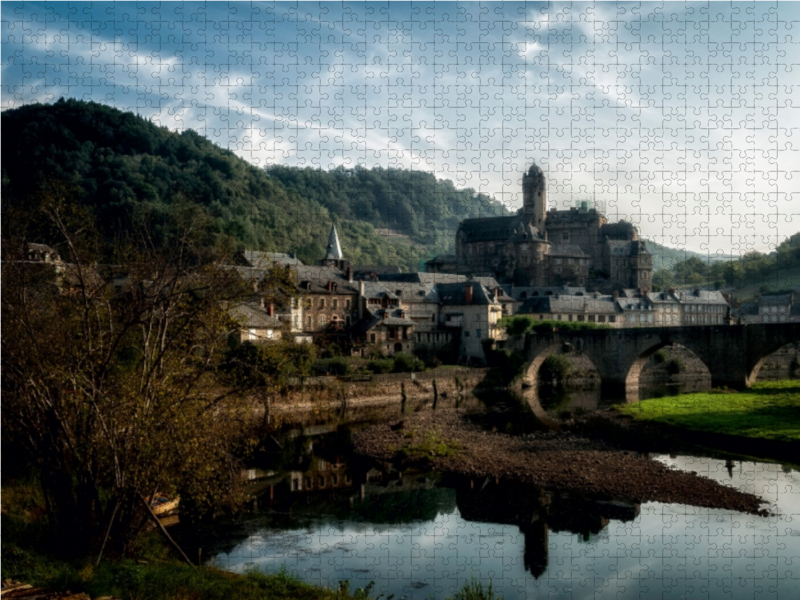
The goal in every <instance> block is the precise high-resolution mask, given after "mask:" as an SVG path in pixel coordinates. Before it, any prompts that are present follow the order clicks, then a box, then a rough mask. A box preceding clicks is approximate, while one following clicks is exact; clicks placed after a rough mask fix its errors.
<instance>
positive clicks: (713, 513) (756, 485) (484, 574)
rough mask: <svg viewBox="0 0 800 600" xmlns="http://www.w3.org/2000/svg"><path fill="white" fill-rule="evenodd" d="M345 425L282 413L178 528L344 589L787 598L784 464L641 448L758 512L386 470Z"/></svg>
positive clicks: (792, 484) (796, 539) (799, 510)
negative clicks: (237, 493)
mask: <svg viewBox="0 0 800 600" xmlns="http://www.w3.org/2000/svg"><path fill="white" fill-rule="evenodd" d="M549 403H550V408H551V411H553V412H555V411H564V410H570V409H576V408H578V407H580V409H586V408H591V407H592V406H591V404H592V400H591V398H590V397H589V396H587V395H586V394H583V395H582V394H580V393H574V394H572V396H571V398H567V399H565V398H564V397H563V396H560V397H557V398H556V399H554V400H553V399H551V400H550V402H549ZM475 405H476V401H475V400H474V399H473V400H471V401H469V402H465V403H464V406H472V407H474V406H475ZM584 405H586V406H584ZM395 410H396V409H395ZM512 420H515V418H514V417H513V415H512ZM360 426H363V424H356V423H350V424H340V423H337V422H333V421H330V422H328V423H327V424H325V423H323V424H320V423H317V424H316V425H315V426H314V427H313V428H312V427H306V428H305V429H302V428H298V427H296V426H290V425H286V426H285V428H284V430H283V431H281V432H277V433H276V434H275V436H274V437H273V438H270V440H271V441H270V442H269V443H268V444H267V446H266V447H265V449H264V451H263V452H262V453H261V454H260V455H259V457H258V461H257V462H258V466H257V468H255V467H254V468H253V469H252V470H250V471H248V472H247V476H248V477H249V478H250V481H251V483H250V485H251V486H253V491H254V492H256V493H258V495H259V500H258V502H257V506H254V509H255V510H253V511H252V512H250V513H248V514H246V515H244V516H243V517H240V518H239V519H237V520H236V521H233V522H219V523H216V524H215V525H214V526H213V527H211V528H210V529H209V530H207V531H203V532H202V533H197V532H188V531H182V532H181V531H180V529H179V530H178V533H179V535H181V536H182V537H183V538H184V539H185V540H186V543H187V544H190V545H191V546H192V547H202V553H203V556H204V557H205V560H206V562H207V563H209V564H214V565H217V566H219V567H221V568H224V569H228V570H231V571H235V572H240V573H241V572H244V571H246V570H248V569H259V570H261V571H264V572H267V573H273V572H277V571H279V570H281V569H285V570H286V571H287V572H288V573H290V574H291V575H294V576H296V577H298V578H299V579H301V580H303V581H306V582H308V583H312V584H316V585H323V586H326V587H331V588H336V587H338V585H339V582H340V581H344V580H348V581H349V582H350V589H351V590H352V589H355V588H360V587H365V586H366V585H368V584H369V583H370V582H373V581H374V582H375V585H374V588H373V590H372V597H377V596H378V595H379V594H386V595H389V594H393V595H394V597H395V598H396V599H398V600H399V599H401V598H409V599H412V598H413V599H424V598H445V597H446V596H449V595H452V594H454V593H455V591H457V590H458V589H459V588H460V587H461V586H462V585H463V584H464V583H466V582H468V581H469V580H470V579H471V578H474V579H477V580H479V581H481V582H482V583H483V584H484V587H486V586H487V585H488V584H489V583H491V585H492V586H493V588H494V590H495V591H496V592H497V593H499V595H501V596H502V597H503V598H506V600H511V599H515V598H565V599H567V598H569V599H572V598H589V597H591V598H612V597H613V598H623V599H624V598H630V599H634V598H635V599H637V600H639V599H640V598H643V597H662V598H711V599H716V598H742V599H744V598H748V599H750V598H754V597H758V598H800V475H798V472H797V470H796V469H795V468H793V467H790V466H786V465H780V464H774V463H769V462H754V461H748V460H736V459H734V458H731V457H712V456H689V455H682V454H677V455H663V454H658V455H652V458H653V459H654V460H658V461H662V462H664V463H666V464H669V465H672V466H673V467H674V468H678V469H682V470H686V471H693V472H696V473H698V474H701V475H704V476H706V477H709V478H711V479H714V480H716V481H719V482H721V483H723V484H725V485H729V486H734V487H736V488H738V489H740V490H742V491H746V492H750V493H755V494H757V495H759V496H761V497H762V498H763V499H764V500H765V501H766V503H767V505H766V507H767V508H769V510H770V512H771V513H773V514H772V515H771V516H768V517H755V516H752V515H749V514H741V513H737V512H733V511H724V510H719V509H708V508H697V507H692V506H686V505H681V504H661V503H655V502H652V503H646V504H641V505H639V504H635V503H631V502H627V501H625V500H624V499H618V500H613V501H608V500H606V501H598V500H595V499H591V498H588V497H581V496H579V495H574V494H573V495H566V494H559V493H554V492H551V491H548V490H543V489H535V488H522V487H520V486H518V485H517V486H512V485H511V484H508V483H502V482H501V483H496V482H495V480H494V479H491V478H487V479H484V480H478V481H475V480H467V479H460V478H457V477H454V476H444V475H442V474H439V473H430V472H421V471H411V470H405V471H399V470H397V469H396V468H395V467H394V466H393V465H392V464H390V463H377V462H373V461H369V460H365V459H363V458H359V457H355V456H353V455H352V454H351V453H350V451H349V445H348V438H349V435H350V432H351V430H352V429H353V428H357V427H360ZM179 527H180V526H179Z"/></svg>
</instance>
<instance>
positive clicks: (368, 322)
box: [352, 306, 416, 333]
mask: <svg viewBox="0 0 800 600" xmlns="http://www.w3.org/2000/svg"><path fill="white" fill-rule="evenodd" d="M367 313H368V314H367V315H366V316H365V317H364V318H363V319H361V320H360V321H357V322H356V323H354V324H353V327H352V330H353V332H354V333H365V332H367V331H369V330H370V329H372V328H373V327H379V326H383V325H389V326H405V327H412V326H414V325H416V322H414V321H413V320H412V319H410V318H408V317H401V316H400V314H401V313H402V310H401V309H399V308H380V307H377V306H367ZM384 315H388V316H386V317H385V318H384Z"/></svg>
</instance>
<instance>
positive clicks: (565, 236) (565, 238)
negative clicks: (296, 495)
mask: <svg viewBox="0 0 800 600" xmlns="http://www.w3.org/2000/svg"><path fill="white" fill-rule="evenodd" d="M561 239H562V240H564V241H565V242H566V241H567V240H568V239H569V233H562V234H561Z"/></svg>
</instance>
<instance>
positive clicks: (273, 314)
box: [267, 302, 275, 317]
mask: <svg viewBox="0 0 800 600" xmlns="http://www.w3.org/2000/svg"><path fill="white" fill-rule="evenodd" d="M267 312H268V313H269V316H270V317H274V316H275V305H274V304H273V303H272V302H270V303H269V309H268V310H267Z"/></svg>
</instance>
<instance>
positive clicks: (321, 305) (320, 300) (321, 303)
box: [319, 298, 325, 308]
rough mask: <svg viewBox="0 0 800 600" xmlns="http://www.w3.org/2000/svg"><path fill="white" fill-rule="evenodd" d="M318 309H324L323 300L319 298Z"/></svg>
mask: <svg viewBox="0 0 800 600" xmlns="http://www.w3.org/2000/svg"><path fill="white" fill-rule="evenodd" d="M319 307H320V308H325V298H320V299H319Z"/></svg>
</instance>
